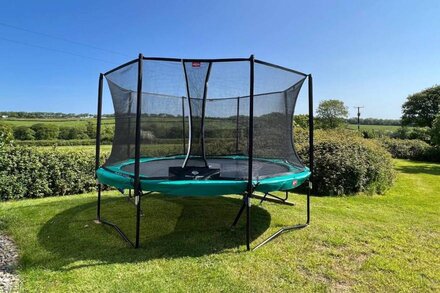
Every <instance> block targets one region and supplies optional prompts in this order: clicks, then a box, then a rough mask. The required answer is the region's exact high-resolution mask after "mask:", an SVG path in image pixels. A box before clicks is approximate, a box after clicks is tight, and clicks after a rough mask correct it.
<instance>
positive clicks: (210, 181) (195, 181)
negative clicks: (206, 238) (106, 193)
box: [97, 156, 310, 196]
mask: <svg viewBox="0 0 440 293" xmlns="http://www.w3.org/2000/svg"><path fill="white" fill-rule="evenodd" d="M183 162H184V157H182V156H174V157H162V158H141V159H140V184H141V187H142V190H148V191H155V192H161V193H164V194H168V195H172V196H191V195H194V196H217V195H226V194H242V193H244V192H245V191H246V188H247V183H248V180H247V171H248V158H247V157H243V156H224V157H216V158H208V159H207V162H208V166H209V169H208V170H209V171H208V172H205V173H203V171H202V172H201V171H200V169H198V168H190V169H188V171H187V172H186V173H185V174H182V176H183V177H184V178H183V179H180V178H175V177H176V175H175V174H170V171H169V170H170V168H171V169H172V168H181V166H182V164H183ZM134 165H135V164H134V160H127V161H125V162H123V163H120V164H117V165H113V166H111V167H104V168H100V169H99V170H98V172H97V175H98V179H99V181H100V182H101V183H103V184H107V185H110V186H114V187H116V188H119V189H130V188H133V180H134ZM252 167H253V172H254V174H258V177H257V178H256V179H255V181H254V185H255V191H258V192H263V193H266V192H272V191H278V190H291V189H293V188H296V187H297V186H299V185H301V184H302V183H303V182H304V181H305V180H306V179H307V178H308V177H309V176H310V171H309V169H308V168H298V167H296V166H293V165H291V164H289V163H287V162H283V161H281V160H268V159H255V160H254V163H253V166H252ZM179 179H180V180H179Z"/></svg>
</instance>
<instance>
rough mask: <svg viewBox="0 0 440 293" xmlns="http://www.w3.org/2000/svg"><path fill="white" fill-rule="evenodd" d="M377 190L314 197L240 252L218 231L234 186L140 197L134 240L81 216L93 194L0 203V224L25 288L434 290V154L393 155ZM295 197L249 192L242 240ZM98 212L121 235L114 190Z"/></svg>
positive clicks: (128, 225)
mask: <svg viewBox="0 0 440 293" xmlns="http://www.w3.org/2000/svg"><path fill="white" fill-rule="evenodd" d="M396 169H397V170H398V172H399V174H398V179H397V182H396V185H395V186H394V187H393V188H392V189H391V190H390V191H388V192H387V194H386V195H384V196H363V195H359V196H354V197H319V198H317V197H315V198H313V199H312V223H311V226H310V227H308V228H306V229H303V230H300V231H294V232H291V233H288V234H284V235H282V236H281V237H279V238H277V239H276V240H275V241H273V242H272V243H270V244H268V245H267V246H264V247H263V248H261V249H260V250H257V251H255V252H251V253H248V252H245V251H244V237H243V229H244V226H243V225H244V223H243V222H240V224H239V227H238V228H237V229H235V230H234V231H231V230H229V225H230V224H231V222H232V220H233V218H234V215H235V213H236V212H237V210H238V208H239V206H240V200H239V198H238V197H219V198H208V199H200V198H182V199H169V198H165V197H162V196H159V195H156V196H151V197H149V198H147V199H145V200H143V202H142V209H143V212H144V214H145V217H143V218H142V224H141V225H142V226H141V227H142V239H141V243H142V244H141V245H142V248H141V249H139V250H134V249H131V248H128V247H127V246H126V245H125V244H124V243H123V242H122V241H121V240H120V238H119V237H118V236H117V235H116V233H115V232H114V231H113V230H111V229H109V228H107V227H103V226H102V225H97V224H95V223H94V222H93V220H94V217H95V200H96V195H95V194H88V195H80V196H72V197H61V198H46V199H39V200H23V201H19V202H7V203H1V204H0V229H3V230H5V231H6V232H7V233H8V234H10V235H11V236H12V237H13V238H14V239H15V241H16V242H17V244H18V246H19V248H20V257H21V260H20V265H19V272H20V276H21V279H22V281H23V285H22V286H23V287H22V289H23V291H26V292H37V291H38V292H41V291H44V292H73V291H74V292H91V291H95V292H96V291H99V292H145V291H197V292H200V291H227V292H243V291H245V292H251V291H252V292H267V291H279V292H285V291H312V290H313V291H315V290H319V291H324V290H335V291H336V290H337V291H343V290H352V291H382V292H383V291H392V292H397V291H407V292H409V291H411V292H414V291H438V290H440V261H439V257H438V251H440V222H439V221H438V219H439V218H440V200H439V199H440V180H439V178H440V165H439V164H428V163H415V162H408V161H403V160H398V161H396ZM292 200H293V201H295V202H297V206H296V207H294V208H292V207H286V206H277V205H274V204H269V203H265V204H264V205H263V206H257V205H256V204H257V202H254V206H253V210H252V216H253V217H254V219H255V222H254V225H253V237H254V238H255V240H254V242H253V244H254V245H255V244H256V243H259V242H260V241H261V240H262V239H264V237H266V236H268V235H270V234H271V233H273V232H274V231H276V230H277V229H279V228H280V226H282V225H286V224H291V223H297V222H301V221H302V220H303V215H304V196H292ZM103 208H104V210H103V215H105V216H106V218H108V219H110V220H112V221H114V222H117V223H118V224H119V225H120V226H121V227H122V228H123V229H125V230H126V231H127V232H129V233H128V234H129V236H130V237H133V232H134V231H133V229H132V228H133V224H134V220H135V219H134V206H133V205H131V204H129V203H127V202H126V200H125V199H124V198H122V197H121V196H120V195H118V194H117V193H115V192H109V193H107V194H106V195H105V197H104V207H103Z"/></svg>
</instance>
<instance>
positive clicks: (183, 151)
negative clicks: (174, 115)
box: [182, 97, 186, 155]
mask: <svg viewBox="0 0 440 293" xmlns="http://www.w3.org/2000/svg"><path fill="white" fill-rule="evenodd" d="M185 135H186V132H185V97H182V138H183V140H182V142H183V146H182V147H183V148H182V155H184V154H185V143H186V138H185Z"/></svg>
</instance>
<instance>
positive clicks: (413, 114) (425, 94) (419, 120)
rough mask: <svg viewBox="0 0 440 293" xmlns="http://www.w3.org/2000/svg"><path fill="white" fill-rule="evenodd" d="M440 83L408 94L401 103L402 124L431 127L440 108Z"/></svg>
mask: <svg viewBox="0 0 440 293" xmlns="http://www.w3.org/2000/svg"><path fill="white" fill-rule="evenodd" d="M439 105H440V85H436V86H433V87H430V88H427V89H425V90H423V91H421V92H418V93H415V94H413V95H410V96H408V97H407V98H406V102H405V103H404V104H403V105H402V113H403V115H402V124H403V125H415V126H421V127H424V126H428V127H430V128H431V127H432V122H433V121H434V118H435V116H436V115H437V113H438V112H439V110H440V109H439V108H440V106H439Z"/></svg>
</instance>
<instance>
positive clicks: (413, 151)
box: [380, 138, 440, 162]
mask: <svg viewBox="0 0 440 293" xmlns="http://www.w3.org/2000/svg"><path fill="white" fill-rule="evenodd" d="M380 143H381V144H382V145H383V146H384V147H385V148H386V149H387V150H388V151H389V152H390V154H391V155H392V156H393V157H394V158H399V159H410V160H419V161H429V162H440V148H439V147H433V146H431V145H429V144H427V143H426V142H424V141H421V140H417V139H411V140H408V139H395V138H394V139H383V140H381V141H380Z"/></svg>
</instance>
